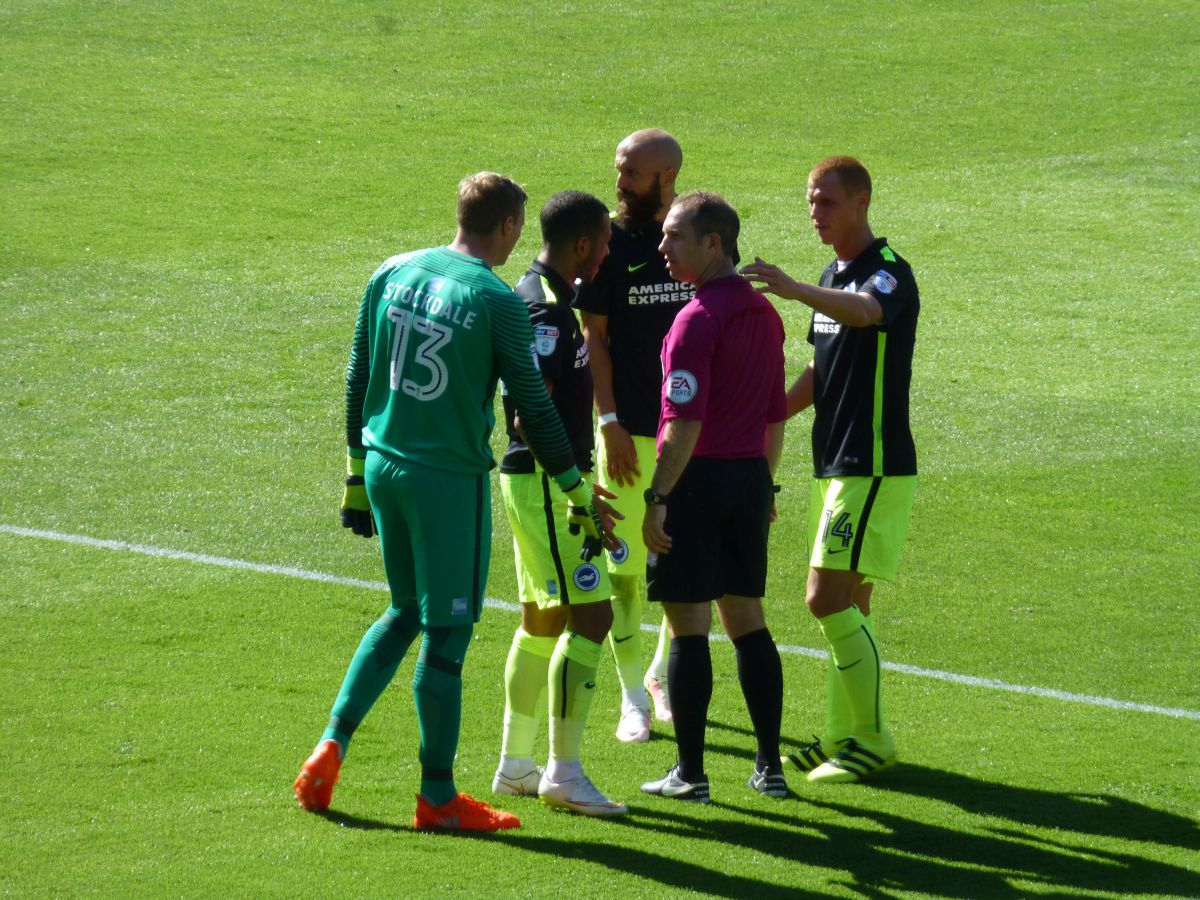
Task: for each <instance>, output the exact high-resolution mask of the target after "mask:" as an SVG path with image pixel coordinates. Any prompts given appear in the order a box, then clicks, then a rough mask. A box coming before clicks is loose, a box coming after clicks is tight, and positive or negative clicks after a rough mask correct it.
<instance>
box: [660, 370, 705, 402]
mask: <svg viewBox="0 0 1200 900" xmlns="http://www.w3.org/2000/svg"><path fill="white" fill-rule="evenodd" d="M698 385H699V382H698V381H696V376H695V375H693V374H692V373H691V372H689V371H688V370H687V369H676V370H675V371H673V372H671V373H669V374H668V375H667V399H668V400H670V401H671V402H672V403H689V402H691V399H692V398H693V397H695V396H696V388H697V387H698Z"/></svg>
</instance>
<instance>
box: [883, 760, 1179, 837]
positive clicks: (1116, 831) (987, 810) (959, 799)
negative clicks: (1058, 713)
mask: <svg viewBox="0 0 1200 900" xmlns="http://www.w3.org/2000/svg"><path fill="white" fill-rule="evenodd" d="M866 786H869V787H870V788H871V789H873V790H877V791H892V792H895V793H901V794H912V795H915V796H919V797H931V798H933V799H936V800H942V801H944V802H946V803H950V804H953V805H954V806H957V807H958V808H959V809H961V810H963V812H968V813H971V814H972V815H979V816H994V817H996V818H999V819H1006V820H1008V821H1010V822H1013V823H1016V824H1018V825H1031V826H1034V827H1037V828H1056V829H1060V830H1062V831H1073V832H1077V833H1079V834H1090V835H1098V836H1104V837H1114V838H1121V839H1123V840H1130V841H1149V842H1153V843H1156V844H1166V845H1169V846H1172V847H1181V848H1184V849H1187V850H1200V825H1198V824H1197V823H1196V822H1195V821H1194V820H1192V819H1189V818H1187V817H1185V816H1180V815H1177V814H1175V813H1169V812H1163V811H1162V810H1158V809H1152V808H1151V807H1148V806H1142V805H1141V804H1140V803H1131V802H1130V801H1128V800H1125V799H1122V798H1121V797H1112V796H1108V795H1106V794H1058V793H1054V792H1052V791H1041V790H1037V789H1035V788H1024V787H1015V786H1013V785H1007V784H996V783H994V782H990V781H981V780H979V779H977V778H971V777H969V776H967V775H959V774H957V773H955V772H945V771H942V770H940V769H930V768H928V767H926V766H917V765H911V764H908V763H903V761H902V763H901V765H899V766H897V767H896V768H895V769H894V770H893V771H892V772H890V773H888V776H887V777H881V778H879V779H877V780H875V781H872V782H867V783H866Z"/></svg>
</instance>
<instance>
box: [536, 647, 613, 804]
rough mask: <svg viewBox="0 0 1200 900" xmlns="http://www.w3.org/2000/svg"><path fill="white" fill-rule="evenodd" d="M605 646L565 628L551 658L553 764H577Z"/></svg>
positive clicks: (559, 779)
mask: <svg viewBox="0 0 1200 900" xmlns="http://www.w3.org/2000/svg"><path fill="white" fill-rule="evenodd" d="M602 650H603V647H602V645H600V644H597V643H596V642H595V641H589V640H588V639H587V638H585V637H583V636H582V635H578V634H575V633H574V632H572V631H569V630H568V631H564V632H563V633H562V636H561V637H560V638H559V639H558V644H557V646H556V647H555V648H554V656H553V657H552V658H551V660H550V768H548V769H547V774H548V775H549V776H550V777H551V778H553V779H554V780H558V781H561V780H562V778H559V777H557V776H556V774H555V773H554V772H553V771H551V769H553V768H554V765H555V763H556V762H566V763H571V762H574V763H576V764H578V761H579V750H580V745H581V744H582V743H583V728H584V725H585V724H586V723H587V714H588V710H590V709H591V707H592V699H593V698H594V697H595V696H596V669H597V668H598V667H599V665H600V656H601V653H602Z"/></svg>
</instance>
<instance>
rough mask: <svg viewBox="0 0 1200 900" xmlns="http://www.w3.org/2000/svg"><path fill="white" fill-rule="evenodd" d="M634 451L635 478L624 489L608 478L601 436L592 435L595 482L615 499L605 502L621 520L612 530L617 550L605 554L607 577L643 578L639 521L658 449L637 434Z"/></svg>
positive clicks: (650, 440)
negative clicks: (614, 534)
mask: <svg viewBox="0 0 1200 900" xmlns="http://www.w3.org/2000/svg"><path fill="white" fill-rule="evenodd" d="M631 437H632V438H633V446H634V449H635V450H637V460H638V478H637V483H636V484H632V485H630V484H627V485H625V486H624V487H622V486H620V485H618V484H617V483H616V482H615V481H614V482H610V481H609V478H608V468H607V458H606V457H605V454H604V435H602V434H601V433H600V432H599V431H597V432H596V475H595V478H596V481H597V482H598V483H599V484H601V485H603V486H604V487H606V488H608V489H609V490H610V491H612V492H613V493H614V494H616V495H617V499H616V500H609V501H608V502H609V503H611V504H612V505H613V506H615V507H616V509H617V512H619V513H621V515H623V516H624V517H625V518H624V519H622V520H619V521H618V522H617V527H616V529H615V532H616V535H617V539H618V540H619V541H620V542H621V548H620V549H619V550H617V551H616V552H612V551H609V552H608V553H607V554H606V555H607V556H608V574H610V575H639V576H641V577H643V578H644V577H645V576H646V545H645V544H644V543H643V542H642V519H643V518H644V517H645V515H646V501H645V499H644V498H643V496H642V495H643V494H645V493H646V488H648V487H650V480H651V479H652V478H653V477H654V464H655V462H656V461H657V459H658V449H657V447H656V446H655V441H654V438H652V437H644V436H643V435H640V434H635V435H631Z"/></svg>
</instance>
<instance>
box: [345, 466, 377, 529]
mask: <svg viewBox="0 0 1200 900" xmlns="http://www.w3.org/2000/svg"><path fill="white" fill-rule="evenodd" d="M366 462H367V461H366V460H365V459H359V458H358V457H356V456H350V455H349V454H346V490H345V492H344V493H343V494H342V527H343V528H349V529H350V530H351V531H353V532H354V533H355V534H358V535H361V536H362V537H365V538H369V537H371V536H372V535H373V534H375V532H376V531H378V530H379V529H377V528H376V527H375V517H374V516H373V515H371V501H370V500H368V499H367V483H366V481H365V479H364V478H363V473H364V471H365V467H366Z"/></svg>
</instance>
